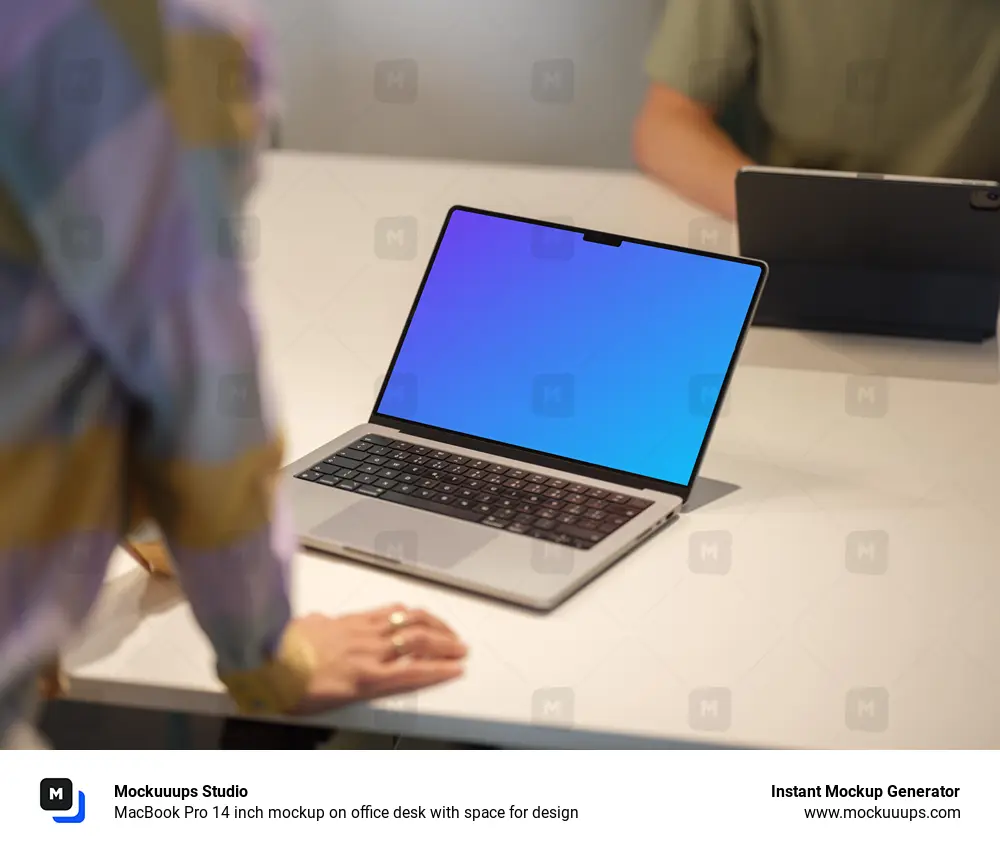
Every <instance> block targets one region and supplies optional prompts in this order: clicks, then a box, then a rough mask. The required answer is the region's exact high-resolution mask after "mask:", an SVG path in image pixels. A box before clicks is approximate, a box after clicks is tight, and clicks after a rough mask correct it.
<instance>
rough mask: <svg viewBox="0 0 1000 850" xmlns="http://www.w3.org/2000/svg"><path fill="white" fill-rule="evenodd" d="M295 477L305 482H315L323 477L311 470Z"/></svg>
mask: <svg viewBox="0 0 1000 850" xmlns="http://www.w3.org/2000/svg"><path fill="white" fill-rule="evenodd" d="M295 477H296V478H301V479H302V480H303V481H315V480H316V479H317V478H321V477H322V476H321V475H320V474H319V473H318V472H313V471H312V470H311V469H307V470H306V471H305V472H300V473H299V474H298V475H296V476H295Z"/></svg>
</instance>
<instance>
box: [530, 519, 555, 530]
mask: <svg viewBox="0 0 1000 850" xmlns="http://www.w3.org/2000/svg"><path fill="white" fill-rule="evenodd" d="M555 527H556V524H555V523H554V522H553V521H552V520H550V519H536V520H535V528H540V529H542V530H543V531H549V530H551V529H553V528H555Z"/></svg>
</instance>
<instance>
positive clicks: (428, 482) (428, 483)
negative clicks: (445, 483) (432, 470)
mask: <svg viewBox="0 0 1000 850" xmlns="http://www.w3.org/2000/svg"><path fill="white" fill-rule="evenodd" d="M420 486H421V487H423V488H424V489H425V490H433V489H434V488H435V487H437V486H438V483H437V481H435V480H434V479H433V478H421V479H420Z"/></svg>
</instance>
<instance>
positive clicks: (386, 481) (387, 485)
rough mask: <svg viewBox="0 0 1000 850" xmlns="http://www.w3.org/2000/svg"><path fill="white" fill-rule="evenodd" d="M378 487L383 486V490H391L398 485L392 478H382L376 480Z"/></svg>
mask: <svg viewBox="0 0 1000 850" xmlns="http://www.w3.org/2000/svg"><path fill="white" fill-rule="evenodd" d="M375 486H376V487H381V488H382V489H383V490H391V489H392V488H393V487H395V486H396V482H395V481H393V480H392V479H391V478H380V479H379V480H378V481H376V482H375Z"/></svg>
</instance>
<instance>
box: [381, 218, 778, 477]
mask: <svg viewBox="0 0 1000 850" xmlns="http://www.w3.org/2000/svg"><path fill="white" fill-rule="evenodd" d="M761 274H762V272H761V270H760V269H759V268H758V267H757V266H755V265H752V264H748V263H740V262H736V261H729V260H723V259H716V258H711V257H702V256H699V255H696V254H687V253H684V252H682V251H673V250H669V249H664V248H655V247H650V246H645V245H639V244H635V243H630V242H623V243H622V244H621V245H620V246H618V247H612V246H610V245H603V244H599V243H596V242H587V241H585V240H584V237H583V234H581V233H575V232H571V231H565V230H558V229H555V228H550V227H544V226H539V225H534V224H528V223H524V222H519V221H512V220H509V219H504V218H497V217H493V216H489V215H483V214H478V213H473V212H468V211H463V210H455V211H453V212H452V215H451V218H450V220H449V223H448V226H447V229H446V231H445V233H444V235H443V237H442V240H441V243H440V247H439V249H438V252H437V255H436V257H435V259H434V261H433V265H432V268H431V270H430V272H429V274H428V276H427V280H426V283H425V285H424V288H423V291H422V293H421V295H420V299H419V303H418V304H417V307H416V310H415V311H414V314H413V317H412V320H411V322H410V325H409V328H408V329H407V331H406V335H405V338H404V340H403V343H402V346H401V348H400V350H399V354H398V357H397V359H396V362H395V365H394V367H393V369H392V372H391V374H390V376H389V381H388V383H387V385H386V388H385V391H384V393H383V396H382V399H381V401H380V403H379V405H378V408H377V413H379V414H382V415H384V416H392V417H397V418H399V419H406V420H409V421H411V422H415V423H419V424H423V425H428V426H433V427H437V428H443V429H446V430H449V431H457V432H459V433H461V434H467V435H470V436H474V437H479V438H482V439H487V440H495V441H498V442H501V443H507V444H510V445H513V446H518V447H521V448H525V449H533V450H535V451H539V452H547V453H549V454H553V455H557V456H559V457H563V458H570V459H573V460H577V461H583V462H585V463H591V464H596V465H597V466H603V467H608V468H610V469H615V470H621V471H625V472H631V473H635V474H637V475H643V476H648V477H650V478H656V479H660V480H662V481H667V482H671V483H674V484H679V485H682V486H686V485H688V484H689V483H690V480H691V477H692V474H693V471H694V468H695V465H696V463H697V460H698V456H699V454H700V452H701V447H702V444H703V442H704V441H705V437H706V433H707V429H708V426H709V422H710V419H711V416H712V414H713V411H714V409H715V407H716V404H717V403H718V401H719V394H720V390H721V387H722V383H723V381H724V379H725V376H726V373H727V371H728V369H729V366H730V362H731V361H732V358H733V356H734V352H735V350H736V346H737V344H738V342H739V338H740V332H741V330H742V328H743V324H744V321H745V320H746V317H747V314H748V312H749V311H750V308H751V305H752V304H753V300H754V294H755V291H756V288H757V285H758V282H759V279H760V277H761Z"/></svg>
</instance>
